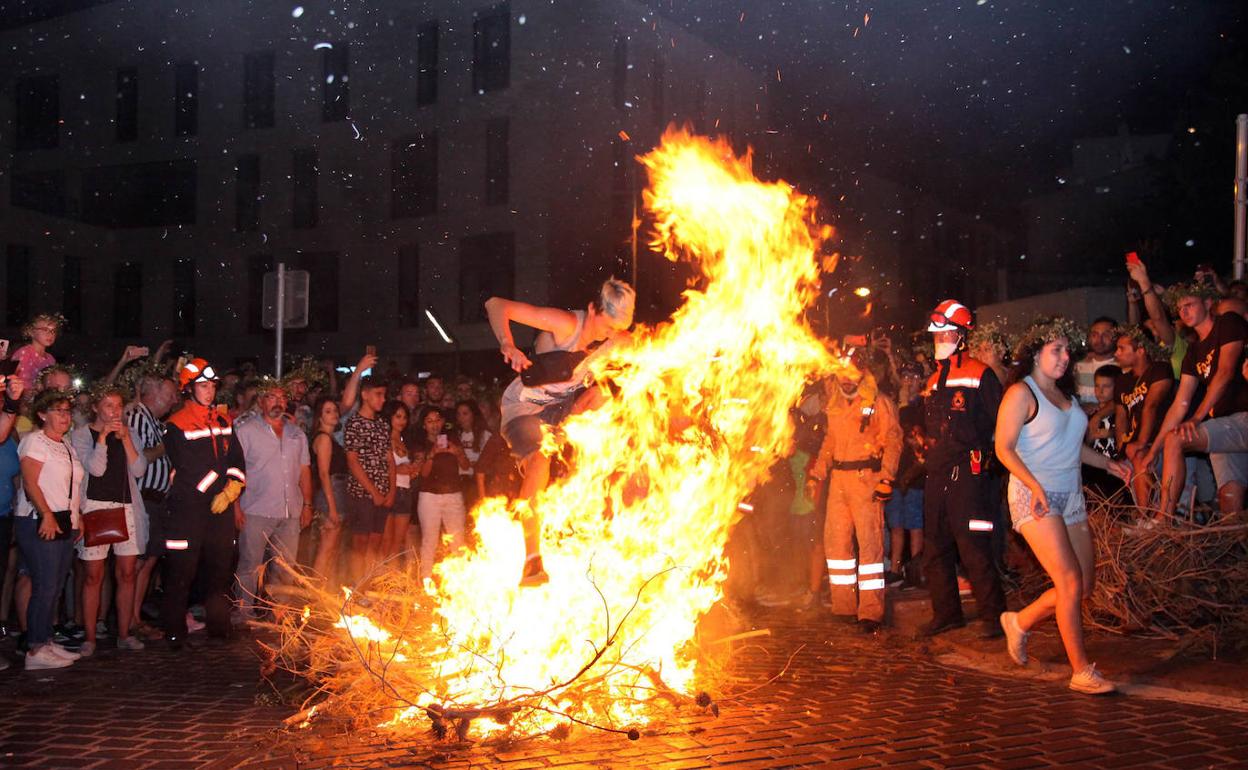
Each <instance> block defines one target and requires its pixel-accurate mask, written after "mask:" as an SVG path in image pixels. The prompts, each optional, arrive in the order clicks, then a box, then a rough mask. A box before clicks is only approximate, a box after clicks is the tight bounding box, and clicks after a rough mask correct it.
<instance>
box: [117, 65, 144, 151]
mask: <svg viewBox="0 0 1248 770" xmlns="http://www.w3.org/2000/svg"><path fill="white" fill-rule="evenodd" d="M138 138H139V71H138V70H137V69H135V68H134V67H123V68H122V69H119V70H117V141H119V142H133V141H134V140H135V139H138Z"/></svg>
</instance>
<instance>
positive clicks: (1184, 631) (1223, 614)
mask: <svg viewBox="0 0 1248 770" xmlns="http://www.w3.org/2000/svg"><path fill="white" fill-rule="evenodd" d="M1087 498H1088V523H1089V525H1090V527H1091V529H1092V535H1093V537H1094V538H1095V541H1096V590H1095V591H1094V592H1093V594H1092V597H1091V599H1090V600H1089V601H1088V603H1087V604H1086V606H1085V623H1086V624H1087V625H1088V626H1090V627H1092V628H1097V629H1100V630H1103V631H1108V632H1110V633H1115V634H1136V635H1140V636H1147V637H1153V638H1164V639H1175V640H1178V639H1185V638H1191V637H1193V636H1204V637H1207V638H1208V639H1209V641H1211V642H1212V643H1213V644H1215V645H1225V644H1228V643H1239V642H1242V641H1243V640H1244V639H1248V516H1246V515H1245V513H1244V512H1240V513H1237V514H1232V515H1229V516H1222V517H1221V518H1218V519H1215V520H1214V521H1213V522H1212V523H1210V524H1204V525H1201V524H1196V523H1194V522H1192V521H1190V520H1188V519H1184V518H1173V519H1171V520H1170V521H1169V523H1168V524H1166V525H1164V526H1157V527H1154V528H1151V529H1149V528H1142V527H1138V526H1133V525H1134V524H1138V523H1139V522H1140V521H1142V520H1143V518H1142V517H1145V516H1151V515H1152V512H1150V511H1140V510H1139V509H1137V508H1136V507H1135V506H1134V505H1132V504H1130V501H1129V499H1126V498H1125V497H1124V496H1123V495H1121V494H1120V495H1115V496H1112V497H1108V498H1107V497H1103V496H1101V495H1098V494H1097V493H1096V492H1095V491H1094V490H1092V489H1088V490H1087ZM1045 580H1046V579H1045V578H1044V576H1043V573H1042V572H1041V573H1039V575H1034V574H1033V575H1029V576H1028V577H1027V578H1025V579H1024V581H1023V587H1022V590H1023V593H1024V594H1025V595H1028V596H1031V595H1035V594H1036V593H1038V590H1037V588H1040V587H1041V585H1040V584H1041V582H1042V581H1045Z"/></svg>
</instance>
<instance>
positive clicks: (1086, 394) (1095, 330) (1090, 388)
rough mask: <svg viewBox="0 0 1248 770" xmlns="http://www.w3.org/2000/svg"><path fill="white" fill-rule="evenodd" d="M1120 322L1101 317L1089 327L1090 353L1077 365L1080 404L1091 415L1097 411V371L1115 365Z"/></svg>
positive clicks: (1076, 376)
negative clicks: (1116, 340)
mask: <svg viewBox="0 0 1248 770" xmlns="http://www.w3.org/2000/svg"><path fill="white" fill-rule="evenodd" d="M1117 328H1118V322H1117V321H1115V320H1114V319H1112V318H1110V317H1108V316H1101V317H1100V318H1098V319H1096V320H1095V321H1093V322H1092V325H1091V326H1089V327H1088V352H1087V354H1086V355H1084V357H1083V358H1082V359H1081V360H1079V362H1077V363H1076V364H1075V384H1076V385H1077V386H1078V387H1079V403H1080V404H1082V405H1083V411H1085V412H1087V413H1088V414H1091V413H1092V412H1095V411H1096V409H1097V400H1096V370H1097V369H1100V368H1101V367H1102V366H1105V365H1107V364H1112V363H1114V339H1115V337H1114V335H1115V331H1116V330H1117Z"/></svg>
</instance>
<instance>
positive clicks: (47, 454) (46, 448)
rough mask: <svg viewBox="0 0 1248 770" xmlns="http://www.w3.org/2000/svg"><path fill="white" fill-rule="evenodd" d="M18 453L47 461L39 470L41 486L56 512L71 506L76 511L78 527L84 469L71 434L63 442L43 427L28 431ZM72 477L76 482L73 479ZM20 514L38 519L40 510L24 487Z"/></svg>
mask: <svg viewBox="0 0 1248 770" xmlns="http://www.w3.org/2000/svg"><path fill="white" fill-rule="evenodd" d="M17 456H18V457H19V458H21V459H25V458H27V457H29V458H30V459H32V460H38V461H39V462H41V463H43V467H42V468H40V469H39V489H40V490H41V491H42V492H43V497H44V499H45V500H47V501H48V506H49V507H50V508H51V509H52V510H54V511H64V510H66V509H68V510H69V511H71V512H72V513H73V521H74V527H75V528H77V527H78V509H79V504H80V501H81V497H82V480H83V469H82V463H81V462H79V461H78V453H77V452H75V451H74V447H73V445H72V444H70V443H69V434H68V433H67V434H65V436H64V438H62V439H61V440H60V441H53V440H52V439H50V438H48V434H46V433H44V432H43V431H42V430H36V431H32V432H31V433H27V434H26V436H25V437H23V438H22V443H20V444H18V446H17ZM71 478H72V481H71ZM17 515H18V516H21V517H25V518H37V517H38V516H39V511H38V509H36V508H35V505H34V503H32V502H30V500H28V499H27V498H26V489H25V487H24V486H23V487H22V488H21V489H20V491H19V492H18V495H17Z"/></svg>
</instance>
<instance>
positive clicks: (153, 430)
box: [127, 374, 178, 640]
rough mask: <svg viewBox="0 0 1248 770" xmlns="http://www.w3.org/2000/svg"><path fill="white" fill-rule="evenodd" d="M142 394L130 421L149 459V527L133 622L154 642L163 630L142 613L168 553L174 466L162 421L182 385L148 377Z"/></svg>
mask: <svg viewBox="0 0 1248 770" xmlns="http://www.w3.org/2000/svg"><path fill="white" fill-rule="evenodd" d="M138 391H139V393H138V395H139V398H138V400H137V401H135V402H134V403H133V404H132V405H131V406H130V412H129V415H128V416H127V422H128V423H129V425H130V430H131V432H132V433H133V435H134V436H136V437H137V438H138V444H137V446H136V448H137V449H138V450H139V451H140V452H142V453H143V454H144V455H145V456H146V457H147V471H146V472H145V473H144V474H143V478H142V479H141V480H140V481H139V493H140V494H141V495H142V496H143V507H144V508H145V509H146V511H147V517H148V520H149V524H148V538H147V550H146V551H145V552H144V553H143V556H142V559H141V560H140V561H139V570H138V575H137V578H136V581H135V602H134V617H133V618H132V619H131V621H130V623H131V628H134V629H136V633H137V634H138V635H139V636H141V637H143V638H145V639H149V640H150V639H159V638H160V637H161V635H162V634H161V631H160V630H159V629H156V628H153V627H152V626H149V625H147V624H145V623H143V622H142V621H143V619H142V613H141V609H142V606H143V597H144V596H146V595H147V587H148V583H149V582H150V581H151V578H152V571H153V570H154V569H155V568H156V562H157V561H159V560H160V557H161V556H162V555H164V552H165V534H164V520H165V516H166V512H167V511H166V508H165V495H166V494H168V492H169V471H170V464H169V458H168V457H166V456H165V442H164V439H163V438H162V435H163V433H164V430H163V428H162V423H161V421H162V420H164V418H165V417H167V416H168V415H169V412H170V410H172V409H173V407H174V405H175V404H177V401H178V386H177V385H176V384H175V383H174V381H173V380H172V379H171V378H169V377H164V376H161V375H157V374H148V375H145V376H144V377H142V378H141V379H140V380H139V383H138Z"/></svg>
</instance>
